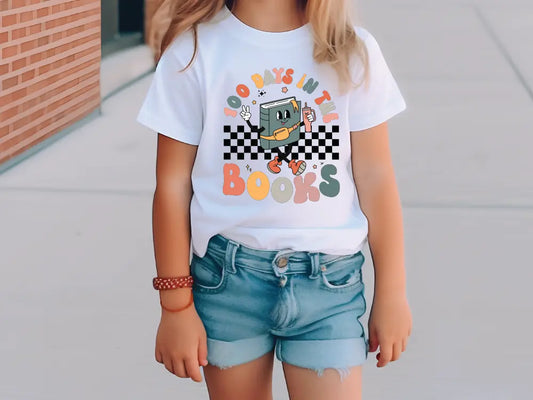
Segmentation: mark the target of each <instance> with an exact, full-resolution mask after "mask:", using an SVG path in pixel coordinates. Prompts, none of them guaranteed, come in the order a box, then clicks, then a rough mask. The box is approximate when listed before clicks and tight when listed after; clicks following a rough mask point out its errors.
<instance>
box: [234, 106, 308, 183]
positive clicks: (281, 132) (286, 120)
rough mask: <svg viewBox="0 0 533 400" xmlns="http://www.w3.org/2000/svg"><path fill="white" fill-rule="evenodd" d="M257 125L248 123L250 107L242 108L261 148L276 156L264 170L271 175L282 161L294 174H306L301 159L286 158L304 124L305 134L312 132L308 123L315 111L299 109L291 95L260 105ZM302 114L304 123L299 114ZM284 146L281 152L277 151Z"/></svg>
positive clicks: (277, 171)
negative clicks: (266, 169)
mask: <svg viewBox="0 0 533 400" xmlns="http://www.w3.org/2000/svg"><path fill="white" fill-rule="evenodd" d="M259 110H260V118H259V121H260V125H261V127H260V128H258V127H257V126H254V125H252V124H251V123H250V117H251V116H252V114H251V113H250V106H245V105H243V106H242V111H241V113H240V114H241V117H242V118H243V119H244V120H245V121H246V123H247V124H248V126H249V127H250V130H251V131H252V132H257V133H258V134H259V140H260V145H261V147H262V148H263V149H266V150H270V149H274V150H275V151H276V152H277V153H278V155H277V156H276V157H274V159H273V160H271V161H269V162H268V164H267V168H268V170H269V171H270V172H272V173H273V174H277V173H279V172H280V171H281V169H280V167H279V166H280V165H281V164H282V162H281V160H285V161H286V162H287V164H288V166H289V168H290V169H291V170H292V172H293V174H294V175H300V174H301V173H302V172H304V171H305V167H306V163H305V161H303V160H299V161H298V160H289V159H288V158H287V156H289V155H290V154H291V153H292V146H293V144H295V143H297V142H298V140H299V139H300V127H301V126H302V125H305V132H311V128H312V127H311V123H312V122H313V121H315V119H316V113H315V110H313V109H312V108H311V107H307V103H305V107H304V109H303V110H301V102H300V101H298V100H296V98H295V97H294V96H292V97H287V98H285V99H280V100H274V101H270V102H268V103H263V104H260V105H259ZM302 113H303V116H304V118H303V121H302V117H301V115H302ZM280 146H284V151H283V152H282V151H281V150H280V148H279V147H280Z"/></svg>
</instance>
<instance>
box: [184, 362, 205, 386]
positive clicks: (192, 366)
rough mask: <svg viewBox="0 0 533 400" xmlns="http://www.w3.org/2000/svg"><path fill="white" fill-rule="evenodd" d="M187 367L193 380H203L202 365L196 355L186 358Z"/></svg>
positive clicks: (187, 371)
mask: <svg viewBox="0 0 533 400" xmlns="http://www.w3.org/2000/svg"><path fill="white" fill-rule="evenodd" d="M185 368H186V373H187V376H189V377H190V378H191V379H192V380H193V381H196V382H202V373H201V372H200V366H199V365H198V359H197V358H196V356H195V357H189V358H186V359H185Z"/></svg>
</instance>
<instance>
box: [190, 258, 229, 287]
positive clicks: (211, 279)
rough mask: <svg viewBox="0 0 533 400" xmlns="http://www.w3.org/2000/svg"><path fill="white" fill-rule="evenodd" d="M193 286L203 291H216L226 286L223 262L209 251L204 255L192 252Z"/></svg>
mask: <svg viewBox="0 0 533 400" xmlns="http://www.w3.org/2000/svg"><path fill="white" fill-rule="evenodd" d="M191 275H192V277H193V281H194V282H193V288H194V289H195V290H197V291H200V292H204V293H218V292H220V291H221V290H222V289H224V287H225V286H226V277H227V274H226V268H225V265H224V263H223V262H221V261H220V260H219V259H217V258H216V257H213V256H212V255H211V254H210V253H209V252H207V253H206V254H205V256H204V257H199V256H197V255H196V254H194V253H193V255H192V260H191Z"/></svg>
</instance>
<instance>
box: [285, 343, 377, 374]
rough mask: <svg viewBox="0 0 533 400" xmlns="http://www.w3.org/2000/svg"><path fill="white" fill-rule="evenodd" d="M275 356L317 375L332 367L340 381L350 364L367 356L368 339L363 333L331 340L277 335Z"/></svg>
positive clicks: (352, 365)
mask: <svg viewBox="0 0 533 400" xmlns="http://www.w3.org/2000/svg"><path fill="white" fill-rule="evenodd" d="M276 357H277V359H278V360H280V361H283V362H287V363H289V364H292V365H296V366H298V367H303V368H308V369H312V370H314V371H316V372H317V373H318V375H319V376H321V375H322V374H323V372H324V369H326V368H333V369H335V370H336V371H337V372H338V373H339V375H340V378H341V381H342V380H343V379H344V378H345V377H346V376H348V374H349V372H350V368H351V367H354V366H357V365H361V364H364V362H365V361H366V359H367V357H368V343H367V342H366V340H365V338H364V337H360V338H347V339H330V340H290V339H281V338H278V342H277V344H276Z"/></svg>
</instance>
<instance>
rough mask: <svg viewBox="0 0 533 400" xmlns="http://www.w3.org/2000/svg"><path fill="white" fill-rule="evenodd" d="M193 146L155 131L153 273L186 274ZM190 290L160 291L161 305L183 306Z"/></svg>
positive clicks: (194, 147)
mask: <svg viewBox="0 0 533 400" xmlns="http://www.w3.org/2000/svg"><path fill="white" fill-rule="evenodd" d="M196 150H197V146H194V145H190V144H187V143H183V142H180V141H177V140H174V139H172V138H169V137H167V136H164V135H162V134H158V141H157V165H156V181H157V184H156V190H155V193H154V201H153V209H152V221H153V223H152V225H153V226H152V228H153V238H154V253H155V259H156V266H157V276H160V277H165V278H166V277H174V276H182V275H189V274H190V266H189V261H190V245H191V228H190V203H191V197H192V192H193V191H192V183H191V171H192V166H193V164H194V160H195V158H196ZM190 290H191V289H178V290H162V291H160V293H161V301H162V302H163V304H164V305H165V307H169V308H179V307H182V306H184V305H185V304H186V303H187V302H188V300H189V296H190Z"/></svg>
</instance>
